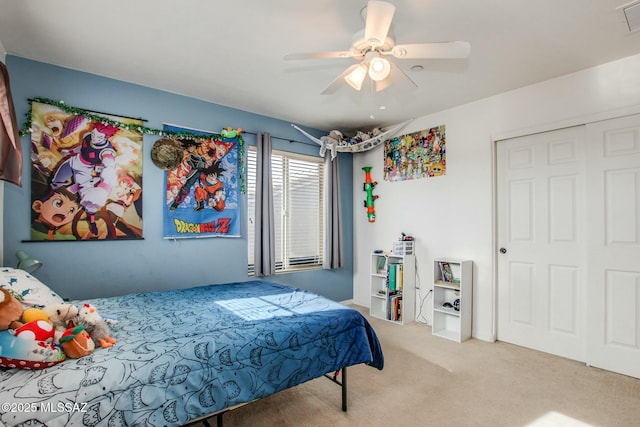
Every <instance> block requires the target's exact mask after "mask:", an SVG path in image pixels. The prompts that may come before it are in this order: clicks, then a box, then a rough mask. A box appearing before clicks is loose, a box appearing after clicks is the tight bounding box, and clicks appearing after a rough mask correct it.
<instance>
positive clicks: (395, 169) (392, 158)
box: [384, 125, 447, 181]
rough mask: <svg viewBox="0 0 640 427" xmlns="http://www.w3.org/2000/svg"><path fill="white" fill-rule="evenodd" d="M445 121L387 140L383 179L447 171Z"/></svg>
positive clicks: (420, 175)
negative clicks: (435, 125)
mask: <svg viewBox="0 0 640 427" xmlns="http://www.w3.org/2000/svg"><path fill="white" fill-rule="evenodd" d="M446 142H447V138H446V133H445V125H441V126H438V127H434V128H431V129H425V130H421V131H418V132H414V133H409V134H406V135H402V136H398V137H395V138H392V139H390V140H388V141H387V142H385V143H384V179H385V180H386V181H406V180H409V179H420V178H427V177H431V176H441V175H444V174H445V172H446V170H447V144H446Z"/></svg>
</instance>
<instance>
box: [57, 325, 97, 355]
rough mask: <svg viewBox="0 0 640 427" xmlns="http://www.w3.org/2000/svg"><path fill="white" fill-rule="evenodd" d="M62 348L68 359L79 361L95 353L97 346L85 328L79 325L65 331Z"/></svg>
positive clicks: (61, 341)
mask: <svg viewBox="0 0 640 427" xmlns="http://www.w3.org/2000/svg"><path fill="white" fill-rule="evenodd" d="M60 347H62V350H64V353H65V354H66V355H67V357H70V358H72V359H79V358H81V357H84V356H87V355H89V354H91V353H93V350H94V349H95V348H96V344H95V343H94V342H93V340H92V339H91V337H90V336H89V333H88V332H87V330H86V329H85V328H84V326H82V325H79V326H75V327H73V328H68V329H67V330H66V331H64V333H63V334H62V336H61V337H60Z"/></svg>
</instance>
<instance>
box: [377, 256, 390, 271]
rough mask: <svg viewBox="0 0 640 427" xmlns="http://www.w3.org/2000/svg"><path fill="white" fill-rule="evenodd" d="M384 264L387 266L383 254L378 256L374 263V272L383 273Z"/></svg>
mask: <svg viewBox="0 0 640 427" xmlns="http://www.w3.org/2000/svg"><path fill="white" fill-rule="evenodd" d="M386 266H387V257H386V256H384V255H380V256H378V259H377V263H376V273H377V274H384V272H385V267H386Z"/></svg>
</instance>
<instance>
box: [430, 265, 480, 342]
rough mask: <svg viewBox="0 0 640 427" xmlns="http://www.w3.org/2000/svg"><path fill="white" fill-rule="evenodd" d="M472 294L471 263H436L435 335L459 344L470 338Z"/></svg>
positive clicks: (434, 287)
mask: <svg viewBox="0 0 640 427" xmlns="http://www.w3.org/2000/svg"><path fill="white" fill-rule="evenodd" d="M472 292H473V262H472V261H469V260H457V259H452V258H438V259H436V260H434V262H433V325H432V333H433V335H437V336H440V337H443V338H447V339H450V340H453V341H457V342H462V341H464V340H466V339H468V338H470V337H471V317H472V313H471V309H472Z"/></svg>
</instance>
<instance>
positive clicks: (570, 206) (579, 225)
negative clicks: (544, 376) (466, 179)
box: [497, 126, 586, 361]
mask: <svg viewBox="0 0 640 427" xmlns="http://www.w3.org/2000/svg"><path fill="white" fill-rule="evenodd" d="M584 134H585V129H584V126H579V127H575V128H568V129H562V130H557V131H553V132H545V133H540V134H535V135H530V136H524V137H520V138H514V139H509V140H505V141H500V142H498V144H497V179H498V181H497V187H498V188H497V191H498V194H497V198H498V206H497V215H498V245H499V248H501V252H504V253H499V254H498V313H497V316H498V330H497V332H498V339H499V340H501V341H506V342H510V343H513V344H517V345H521V346H525V347H529V348H533V349H536V350H541V351H544V352H548V353H552V354H557V355H560V356H563V357H568V358H571V359H575V360H580V361H584V360H585V349H586V336H585V333H586V331H585V324H586V321H585V317H584V316H585V304H586V290H585V286H586V274H585V260H586V254H585V249H584V248H585V240H586V239H585V228H584V225H585V209H584V207H585V200H584V194H585V184H584V183H585V176H584V175H585V157H584V153H585V149H584Z"/></svg>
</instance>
